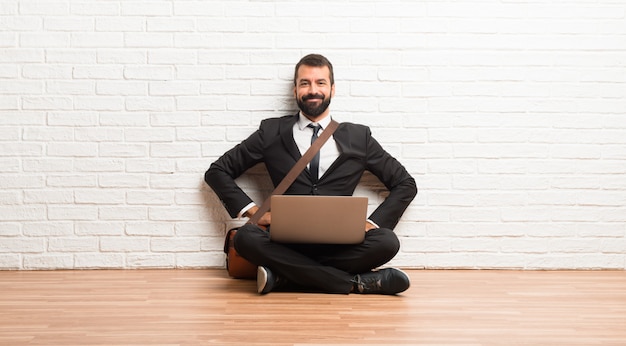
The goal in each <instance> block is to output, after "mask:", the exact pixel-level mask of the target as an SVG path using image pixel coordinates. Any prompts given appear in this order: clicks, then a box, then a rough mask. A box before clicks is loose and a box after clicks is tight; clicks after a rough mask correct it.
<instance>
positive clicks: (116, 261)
mask: <svg viewBox="0 0 626 346" xmlns="http://www.w3.org/2000/svg"><path fill="white" fill-rule="evenodd" d="M74 267H75V268H76V269H113V268H115V269H121V268H124V267H125V261H124V255H121V254H116V253H110V254H109V253H107V254H103V253H84V254H81V253H79V254H76V255H74Z"/></svg>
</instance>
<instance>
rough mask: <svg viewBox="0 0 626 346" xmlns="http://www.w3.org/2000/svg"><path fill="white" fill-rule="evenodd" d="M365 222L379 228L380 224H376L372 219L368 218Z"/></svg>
mask: <svg viewBox="0 0 626 346" xmlns="http://www.w3.org/2000/svg"><path fill="white" fill-rule="evenodd" d="M367 222H369V223H371V224H372V225H374V226H375V227H376V228H380V226H378V225H377V224H376V222H374V221H372V220H370V219H367Z"/></svg>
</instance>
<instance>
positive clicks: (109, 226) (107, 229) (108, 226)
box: [75, 221, 124, 236]
mask: <svg viewBox="0 0 626 346" xmlns="http://www.w3.org/2000/svg"><path fill="white" fill-rule="evenodd" d="M75 230H76V235H79V236H121V235H122V234H124V223H123V222H90V221H77V222H75Z"/></svg>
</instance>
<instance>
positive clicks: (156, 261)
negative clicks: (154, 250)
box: [126, 253, 176, 268]
mask: <svg viewBox="0 0 626 346" xmlns="http://www.w3.org/2000/svg"><path fill="white" fill-rule="evenodd" d="M126 263H127V265H128V266H129V267H130V268H173V267H174V263H176V260H175V255H174V254H150V253H146V254H137V255H136V254H129V255H128V256H127V259H126Z"/></svg>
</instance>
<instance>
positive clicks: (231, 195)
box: [204, 129, 263, 218]
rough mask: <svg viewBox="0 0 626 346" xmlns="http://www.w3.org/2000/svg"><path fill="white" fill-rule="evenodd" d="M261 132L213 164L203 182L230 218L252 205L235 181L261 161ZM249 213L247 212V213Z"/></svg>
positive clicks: (254, 134)
mask: <svg viewBox="0 0 626 346" xmlns="http://www.w3.org/2000/svg"><path fill="white" fill-rule="evenodd" d="M262 148H263V141H262V133H261V130H260V129H259V130H257V131H256V132H255V133H253V134H252V135H250V137H248V138H247V139H246V140H244V141H243V142H241V143H240V144H238V145H237V146H235V147H234V148H232V149H231V150H229V151H227V152H226V153H225V154H224V155H222V156H221V157H220V158H219V159H217V161H215V162H213V163H212V164H211V166H210V167H209V169H208V170H207V171H206V173H205V174H204V180H205V181H206V183H207V184H208V185H209V186H210V187H211V188H212V189H213V191H215V194H216V195H217V196H218V197H219V199H220V201H221V202H222V204H223V205H224V207H225V208H226V210H227V211H228V214H229V215H230V217H232V218H236V217H237V216H238V215H239V213H240V212H241V210H242V209H243V208H244V207H246V206H247V205H249V204H250V203H252V199H251V198H250V197H249V196H248V195H247V194H246V193H245V192H244V191H243V190H242V189H241V188H240V187H239V186H238V185H237V184H236V183H235V179H236V178H237V177H239V176H240V175H242V174H243V173H244V172H245V171H246V170H248V169H249V168H251V167H253V166H254V165H256V164H257V163H259V162H261V161H262V160H263V153H262V152H263V150H262ZM248 212H249V211H248Z"/></svg>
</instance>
